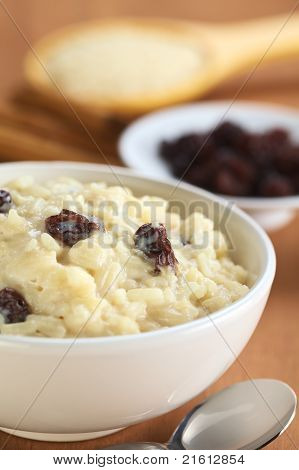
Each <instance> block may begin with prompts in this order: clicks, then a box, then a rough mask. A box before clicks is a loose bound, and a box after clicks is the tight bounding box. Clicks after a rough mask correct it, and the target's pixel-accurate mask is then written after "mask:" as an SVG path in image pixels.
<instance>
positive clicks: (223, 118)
mask: <svg viewBox="0 0 299 470" xmlns="http://www.w3.org/2000/svg"><path fill="white" fill-rule="evenodd" d="M298 123H299V113H298V111H297V110H295V109H292V108H287V107H283V106H276V105H275V106H274V105H269V104H263V103H251V102H239V101H237V102H234V103H232V102H229V101H209V102H200V103H191V104H187V105H181V106H175V107H171V108H168V109H164V110H162V111H158V112H154V113H151V114H149V115H147V116H144V117H142V118H140V119H137V120H136V121H135V122H133V123H132V124H131V125H129V126H128V127H127V129H125V131H124V132H123V134H122V136H121V138H120V140H119V153H120V156H121V158H122V160H123V162H124V163H125V164H126V165H127V166H128V167H130V168H132V169H135V170H138V171H141V172H142V173H144V174H146V175H147V176H153V177H154V178H157V177H159V178H160V179H162V180H167V179H168V178H169V176H170V175H171V174H173V175H175V177H176V178H178V179H183V180H185V181H187V182H189V183H192V184H194V185H197V186H199V187H202V188H206V189H208V190H209V191H211V192H213V193H215V194H221V195H222V196H223V197H226V198H227V199H229V200H230V201H233V202H235V203H236V204H238V206H239V207H241V209H244V210H246V211H247V212H248V213H249V214H250V215H251V216H252V217H254V218H255V219H256V220H257V221H258V222H259V223H260V225H261V226H262V227H263V228H265V229H266V230H269V231H271V230H277V229H279V228H281V227H283V226H284V225H286V224H287V223H288V222H290V221H291V220H292V218H293V217H294V215H295V213H296V210H298V208H299V144H298V142H299V133H298ZM183 137H185V139H184V141H183V139H182V138H183ZM179 140H180V142H179ZM163 142H164V143H166V144H173V145H172V147H173V148H171V145H168V149H167V153H166V149H165V145H164V149H163V146H162V145H161V144H163Z"/></svg>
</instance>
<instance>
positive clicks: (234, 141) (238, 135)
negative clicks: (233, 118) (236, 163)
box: [212, 121, 246, 149]
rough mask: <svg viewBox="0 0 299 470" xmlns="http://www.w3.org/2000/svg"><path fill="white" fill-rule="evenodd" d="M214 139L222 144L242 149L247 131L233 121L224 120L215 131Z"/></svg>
mask: <svg viewBox="0 0 299 470" xmlns="http://www.w3.org/2000/svg"><path fill="white" fill-rule="evenodd" d="M212 135H213V139H214V140H215V141H216V143H217V144H218V145H220V146H228V147H233V148H236V149H242V148H243V144H244V140H245V137H246V132H245V131H244V129H242V127H240V126H238V125H237V124H234V123H233V122H229V121H226V122H223V123H222V124H220V125H219V126H218V127H217V128H216V129H215V131H214V132H213V134H212Z"/></svg>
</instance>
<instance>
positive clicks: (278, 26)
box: [209, 13, 299, 76]
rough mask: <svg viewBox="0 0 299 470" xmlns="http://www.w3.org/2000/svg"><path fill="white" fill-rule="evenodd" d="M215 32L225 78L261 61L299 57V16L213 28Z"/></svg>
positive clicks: (278, 17) (216, 45)
mask: <svg viewBox="0 0 299 470" xmlns="http://www.w3.org/2000/svg"><path fill="white" fill-rule="evenodd" d="M211 33H212V34H211V37H210V38H209V40H211V41H212V42H213V46H214V48H215V52H216V55H217V60H219V70H221V75H222V76H223V75H230V74H231V73H233V72H234V71H237V70H240V69H245V68H247V67H248V66H252V65H255V64H258V63H260V62H265V61H272V60H276V59H280V58H286V57H290V56H296V55H297V56H299V14H298V13H293V14H292V15H291V14H290V13H289V14H284V15H279V16H275V17H270V18H261V19H258V20H251V21H246V22H240V23H232V24H229V25H227V24H226V25H225V26H220V25H219V26H217V27H215V26H214V25H213V26H212V28H211Z"/></svg>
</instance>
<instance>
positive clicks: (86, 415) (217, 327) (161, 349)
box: [0, 162, 275, 441]
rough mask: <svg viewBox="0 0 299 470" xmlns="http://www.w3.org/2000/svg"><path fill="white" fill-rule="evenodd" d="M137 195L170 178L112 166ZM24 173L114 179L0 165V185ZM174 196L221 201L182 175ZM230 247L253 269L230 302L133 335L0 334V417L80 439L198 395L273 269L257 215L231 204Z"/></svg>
mask: <svg viewBox="0 0 299 470" xmlns="http://www.w3.org/2000/svg"><path fill="white" fill-rule="evenodd" d="M114 172H115V173H116V174H117V175H118V177H119V179H120V180H121V181H122V183H123V184H124V185H126V186H128V187H130V188H132V190H133V191H134V192H135V193H136V194H137V195H142V194H148V195H159V196H161V197H164V198H168V197H169V195H170V193H171V192H172V190H173V187H174V186H173V185H174V184H175V181H174V180H173V181H172V182H171V183H159V182H156V181H155V180H152V179H150V178H146V177H143V176H138V175H136V174H134V173H133V172H132V171H131V170H127V169H121V168H116V167H115V168H114ZM24 174H31V175H33V176H35V177H36V178H37V180H39V181H43V180H45V179H48V178H52V177H56V176H60V175H63V174H64V175H68V176H70V177H74V178H77V179H79V180H81V181H94V180H101V181H106V182H107V183H108V184H113V185H115V184H118V182H117V180H116V178H115V176H114V174H113V173H112V172H111V170H110V168H108V167H107V166H103V165H93V164H80V163H74V164H72V163H64V162H60V163H15V164H2V165H1V173H0V185H1V184H3V183H5V182H7V181H8V180H11V179H13V178H15V177H18V176H20V175H24ZM176 197H177V198H178V200H179V201H183V202H185V203H186V204H187V203H189V202H190V201H194V200H197V201H198V200H201V201H203V202H204V203H205V206H206V211H207V215H209V216H211V217H214V219H215V222H216V224H217V218H219V217H221V214H222V213H223V210H225V207H226V206H227V202H226V201H225V200H223V199H221V198H218V197H217V196H214V195H212V194H210V193H208V192H206V191H203V190H201V189H198V188H195V187H193V186H191V185H188V184H185V183H182V184H181V186H180V188H179V189H178V192H177V194H176ZM227 231H228V233H229V235H230V237H231V240H232V242H233V247H234V250H233V251H232V256H233V257H234V259H235V260H236V261H238V262H240V263H241V264H243V265H244V266H245V267H246V268H247V269H248V270H250V271H251V272H252V273H255V274H256V276H257V278H256V282H255V284H254V285H253V287H252V288H251V289H250V291H249V293H248V294H247V295H246V296H245V297H243V298H242V299H241V300H239V301H237V302H235V303H234V304H232V305H231V306H229V307H227V308H224V309H222V310H219V311H218V312H216V313H214V314H211V315H209V316H207V317H205V318H201V319H199V320H195V321H193V322H190V323H186V324H183V325H180V326H176V327H172V328H169V329H161V330H159V331H154V332H149V333H143V334H140V335H128V336H118V337H117V336H115V337H104V338H80V339H77V340H75V341H74V340H73V339H49V338H30V337H20V336H19V337H17V336H4V335H2V336H0V370H1V399H0V425H1V426H2V429H4V430H5V431H8V432H12V430H16V431H14V433H15V434H16V435H19V436H23V437H29V438H32V439H41V440H54V441H57V440H62V441H70V440H83V439H89V438H93V437H97V436H102V435H105V434H109V433H112V432H115V431H116V430H118V429H119V428H123V427H126V426H129V425H131V424H134V423H138V422H140V421H144V420H147V419H149V418H153V417H155V416H158V415H161V414H163V413H167V412H168V411H171V410H173V409H174V408H177V407H178V406H180V405H182V404H183V403H185V402H187V401H188V400H190V399H191V398H193V397H195V396H196V395H198V394H199V393H200V392H202V391H203V390H204V389H205V388H207V387H208V386H209V385H210V384H211V383H212V382H214V381H215V380H216V379H217V378H218V377H220V376H221V375H222V374H223V373H224V372H225V370H226V369H227V368H228V367H229V366H230V365H231V364H232V363H233V362H234V361H235V359H236V357H237V356H238V355H239V354H240V352H241V351H242V349H243V348H244V346H245V345H246V343H247V341H248V340H249V338H250V336H251V335H252V333H253V331H254V329H255V327H256V325H257V323H258V321H259V319H260V316H261V314H262V312H263V310H264V307H265V304H266V301H267V299H268V296H269V292H270V289H271V285H272V282H273V278H274V274H275V253H274V249H273V246H272V244H271V242H270V240H269V238H268V236H267V235H266V234H265V233H264V231H263V230H262V229H261V228H260V226H259V225H258V224H256V223H255V222H254V221H253V220H252V219H251V218H250V217H249V216H248V215H246V214H245V213H244V212H242V211H241V210H239V209H238V208H236V207H234V208H232V210H231V213H230V217H229V218H228V219H227Z"/></svg>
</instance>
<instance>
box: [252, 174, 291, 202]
mask: <svg viewBox="0 0 299 470" xmlns="http://www.w3.org/2000/svg"><path fill="white" fill-rule="evenodd" d="M294 193H295V188H294V186H293V184H292V182H291V181H290V180H289V179H288V178H286V177H285V176H282V175H279V174H275V173H273V174H270V175H266V176H265V177H264V178H263V179H262V180H261V181H260V184H259V194H260V195H261V196H264V197H280V196H291V195H292V194H294Z"/></svg>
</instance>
